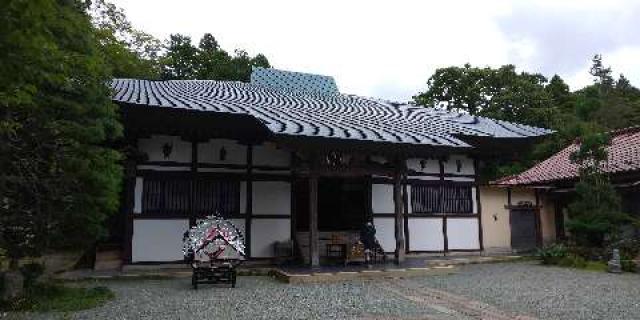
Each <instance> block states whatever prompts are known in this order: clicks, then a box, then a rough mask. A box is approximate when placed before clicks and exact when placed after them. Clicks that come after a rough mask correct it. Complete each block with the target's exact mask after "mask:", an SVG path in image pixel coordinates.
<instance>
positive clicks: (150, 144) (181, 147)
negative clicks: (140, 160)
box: [138, 135, 191, 163]
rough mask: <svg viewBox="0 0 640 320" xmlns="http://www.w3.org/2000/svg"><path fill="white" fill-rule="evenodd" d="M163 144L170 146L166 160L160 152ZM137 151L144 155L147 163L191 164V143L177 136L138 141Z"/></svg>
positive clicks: (156, 136)
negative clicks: (170, 162) (171, 162)
mask: <svg viewBox="0 0 640 320" xmlns="http://www.w3.org/2000/svg"><path fill="white" fill-rule="evenodd" d="M165 143H168V144H169V145H171V146H172V148H171V154H170V155H169V157H168V158H165V157H164V154H163V152H162V149H163V146H164V145H165ZM138 150H140V151H142V152H144V153H146V154H147V156H148V160H149V161H175V162H185V163H189V162H191V142H188V141H184V140H182V139H181V138H180V137H177V136H164V135H153V136H151V138H143V139H138Z"/></svg>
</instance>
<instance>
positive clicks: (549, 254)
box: [537, 243, 569, 264]
mask: <svg viewBox="0 0 640 320" xmlns="http://www.w3.org/2000/svg"><path fill="white" fill-rule="evenodd" d="M568 254H569V251H568V250H567V247H565V246H564V245H563V244H561V243H554V244H552V245H550V246H547V247H544V248H542V249H540V250H538V253H537V256H538V258H540V260H541V261H542V264H558V263H559V262H560V260H562V259H563V258H565V257H566V256H567V255H568Z"/></svg>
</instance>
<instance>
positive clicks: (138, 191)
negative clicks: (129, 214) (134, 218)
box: [133, 177, 144, 213]
mask: <svg viewBox="0 0 640 320" xmlns="http://www.w3.org/2000/svg"><path fill="white" fill-rule="evenodd" d="M143 187H144V179H143V178H142V177H136V185H135V187H134V189H133V213H142V189H143Z"/></svg>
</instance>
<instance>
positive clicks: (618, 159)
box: [494, 127, 640, 185]
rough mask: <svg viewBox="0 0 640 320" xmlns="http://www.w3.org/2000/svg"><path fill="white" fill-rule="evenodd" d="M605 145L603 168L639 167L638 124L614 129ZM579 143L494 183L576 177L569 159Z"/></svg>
mask: <svg viewBox="0 0 640 320" xmlns="http://www.w3.org/2000/svg"><path fill="white" fill-rule="evenodd" d="M611 135H612V136H611V144H610V145H609V146H608V147H607V153H608V161H607V163H606V165H605V168H604V169H605V171H606V172H608V173H623V172H628V171H635V170H640V127H635V128H628V129H623V130H619V131H615V132H613V133H612V134H611ZM579 146H580V144H579V143H577V142H576V143H573V144H571V145H570V146H568V147H566V148H565V149H563V150H562V151H560V152H558V153H556V154H555V155H553V156H552V157H551V158H549V159H547V160H545V161H542V162H540V163H539V164H537V165H535V166H534V167H532V168H531V169H529V170H527V171H525V172H523V173H521V174H519V175H515V176H509V177H505V178H502V179H500V180H497V181H495V182H494V183H495V184H498V185H541V184H545V183H551V182H556V181H561V180H570V179H574V178H577V177H578V165H576V164H575V163H572V162H571V161H570V157H571V154H572V153H574V152H575V151H576V150H578V148H579Z"/></svg>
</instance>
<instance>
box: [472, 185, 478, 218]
mask: <svg viewBox="0 0 640 320" xmlns="http://www.w3.org/2000/svg"><path fill="white" fill-rule="evenodd" d="M477 192H478V188H477V187H472V188H471V200H472V201H473V213H474V214H475V213H478V194H477Z"/></svg>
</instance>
